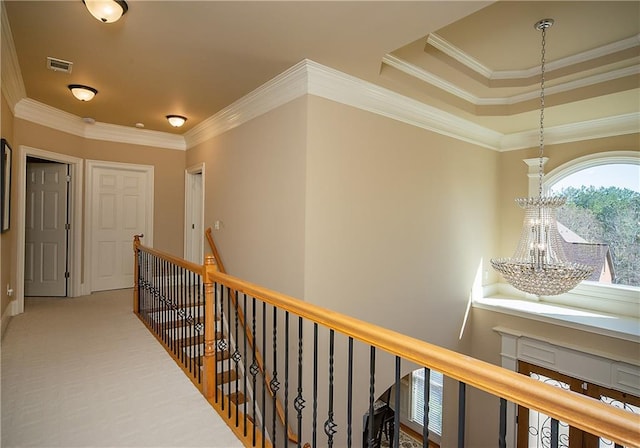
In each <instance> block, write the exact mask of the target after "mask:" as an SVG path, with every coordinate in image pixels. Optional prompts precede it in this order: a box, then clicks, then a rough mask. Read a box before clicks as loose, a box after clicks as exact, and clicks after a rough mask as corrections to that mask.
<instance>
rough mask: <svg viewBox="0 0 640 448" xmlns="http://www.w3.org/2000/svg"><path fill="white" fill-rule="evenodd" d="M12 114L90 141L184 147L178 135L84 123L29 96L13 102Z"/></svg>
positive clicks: (183, 142)
mask: <svg viewBox="0 0 640 448" xmlns="http://www.w3.org/2000/svg"><path fill="white" fill-rule="evenodd" d="M15 116H16V118H21V119H23V120H27V121H30V122H33V123H37V124H39V125H42V126H46V127H49V128H53V129H57V130H59V131H62V132H66V133H68V134H72V135H77V136H79V137H84V138H88V139H92V140H105V141H111V142H118V143H128V144H132V145H144V146H153V147H156V148H166V149H176V150H182V151H184V150H186V144H185V139H184V137H183V136H182V135H175V134H170V133H168V132H160V131H150V130H148V129H137V128H131V127H127V126H119V125H115V124H109V123H100V122H98V123H94V124H90V123H85V122H84V121H83V120H82V118H80V117H78V116H77V115H73V114H70V113H68V112H64V111H62V110H60V109H56V108H55V107H51V106H48V105H46V104H43V103H40V102H38V101H35V100H32V99H30V98H23V99H22V100H20V101H19V102H18V104H16V107H15Z"/></svg>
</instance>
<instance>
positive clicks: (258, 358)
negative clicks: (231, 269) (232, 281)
mask: <svg viewBox="0 0 640 448" xmlns="http://www.w3.org/2000/svg"><path fill="white" fill-rule="evenodd" d="M205 236H206V237H207V241H208V242H209V247H210V248H211V252H212V254H213V258H214V259H215V261H216V265H217V266H218V271H219V272H221V273H223V274H226V273H227V271H226V269H225V267H224V264H223V263H222V258H220V254H219V252H218V248H217V247H216V243H215V242H214V241H213V235H212V234H211V227H207V230H205ZM229 294H230V295H231V301H232V302H233V307H234V308H235V309H236V312H237V313H238V321H239V322H240V325H242V328H244V332H245V335H246V337H247V342H248V343H249V346H250V347H251V348H253V345H254V341H253V335H252V334H251V331H250V330H249V327H248V326H247V325H246V321H245V318H244V313H243V312H242V309H241V308H240V307H239V306H238V303H237V299H236V294H235V290H233V289H231V290H230V291H229ZM255 353H256V364H257V366H258V369H260V372H262V374H263V375H264V381H265V384H266V387H267V390H268V391H269V395H271V398H272V399H273V400H274V401H275V404H276V413H277V414H278V418H279V419H280V421H281V422H282V424H283V425H284V422H285V416H284V408H283V407H282V403H280V400H278V397H277V396H276V394H275V393H274V392H273V389H272V388H271V378H270V377H269V373H268V372H265V370H264V362H263V360H262V355H261V354H260V352H259V351H258V348H257V347H256V350H255ZM286 429H287V438H288V439H289V440H290V441H291V442H297V441H298V435H297V434H296V433H295V432H293V430H292V429H291V427H287V428H286Z"/></svg>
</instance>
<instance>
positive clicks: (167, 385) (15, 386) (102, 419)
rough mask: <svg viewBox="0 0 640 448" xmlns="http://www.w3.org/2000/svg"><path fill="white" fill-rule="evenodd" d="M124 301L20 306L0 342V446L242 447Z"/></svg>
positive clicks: (35, 301) (100, 296)
mask: <svg viewBox="0 0 640 448" xmlns="http://www.w3.org/2000/svg"><path fill="white" fill-rule="evenodd" d="M131 294H132V292H131V290H119V291H109V292H100V293H94V294H92V295H90V296H84V297H77V298H27V299H26V301H25V309H26V311H25V313H23V314H21V315H18V316H15V317H13V318H12V319H11V321H10V323H9V326H8V329H7V331H6V333H5V335H4V338H3V340H2V356H1V361H2V363H1V375H2V381H1V395H0V400H1V401H2V405H1V410H2V426H1V436H0V438H1V445H2V447H181V448H184V447H219V448H235V447H242V444H241V443H240V441H239V440H238V439H237V438H236V436H235V435H234V434H233V433H232V432H231V430H230V429H229V428H228V427H227V426H226V425H225V424H224V422H223V421H222V420H221V419H220V417H219V416H218V414H217V413H216V412H215V411H214V410H213V409H212V408H211V406H210V405H209V404H208V403H207V401H206V400H205V399H204V397H203V396H202V395H201V394H200V392H199V391H198V390H197V389H196V388H195V386H194V385H193V384H192V383H191V381H189V379H188V378H187V377H186V376H185V375H184V373H183V372H182V370H181V369H180V368H178V366H176V364H175V363H174V362H173V360H172V359H171V358H170V357H169V355H168V354H167V353H166V351H165V350H164V349H163V348H162V347H161V346H160V344H159V343H158V342H157V341H156V339H155V338H154V337H153V336H152V335H151V334H150V333H149V332H148V331H147V329H146V328H145V327H144V326H143V325H142V323H141V322H140V321H139V320H138V318H137V317H135V316H134V314H133V313H132V311H131V301H132V298H131Z"/></svg>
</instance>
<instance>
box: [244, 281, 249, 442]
mask: <svg viewBox="0 0 640 448" xmlns="http://www.w3.org/2000/svg"><path fill="white" fill-rule="evenodd" d="M242 309H243V311H244V316H245V321H244V325H245V328H246V325H247V321H246V319H247V295H246V294H244V293H243V294H242ZM242 339H243V342H244V344H243V347H244V349H243V351H242V367H243V370H244V375H242V379H243V382H244V383H243V384H244V388H243V390H244V395H245V401H244V412H243V413H242V415H243V417H242V418H243V420H244V422H243V423H244V425H243V430H242V435H243V436H244V437H247V414H248V413H249V409H248V407H249V406H248V404H247V400H248V399H249V394H248V392H247V372H248V371H247V359H248V358H247V339H248V338H247V334H246V332H245V333H244V336H243V338H242Z"/></svg>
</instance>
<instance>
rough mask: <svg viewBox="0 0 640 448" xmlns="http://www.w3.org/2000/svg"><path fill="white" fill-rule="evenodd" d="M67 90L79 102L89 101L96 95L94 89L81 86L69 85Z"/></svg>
mask: <svg viewBox="0 0 640 448" xmlns="http://www.w3.org/2000/svg"><path fill="white" fill-rule="evenodd" d="M68 87H69V90H71V93H73V96H75V97H76V98H77V99H79V100H80V101H91V100H92V99H93V97H94V96H96V94H97V93H98V91H97V90H96V89H94V88H93V87H89V86H83V85H82V84H69V85H68Z"/></svg>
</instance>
